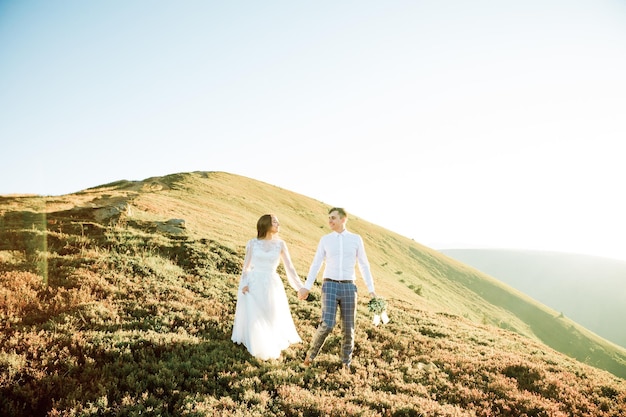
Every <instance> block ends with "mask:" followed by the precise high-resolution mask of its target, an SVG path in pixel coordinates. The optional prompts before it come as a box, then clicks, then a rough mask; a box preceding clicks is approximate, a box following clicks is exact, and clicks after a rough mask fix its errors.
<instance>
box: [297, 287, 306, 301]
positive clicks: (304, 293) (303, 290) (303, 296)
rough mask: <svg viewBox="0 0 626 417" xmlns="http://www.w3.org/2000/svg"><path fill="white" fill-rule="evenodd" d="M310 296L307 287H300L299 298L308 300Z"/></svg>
mask: <svg viewBox="0 0 626 417" xmlns="http://www.w3.org/2000/svg"><path fill="white" fill-rule="evenodd" d="M308 296H309V290H307V289H306V288H300V290H299V291H298V298H299V299H300V300H306V299H307V297H308Z"/></svg>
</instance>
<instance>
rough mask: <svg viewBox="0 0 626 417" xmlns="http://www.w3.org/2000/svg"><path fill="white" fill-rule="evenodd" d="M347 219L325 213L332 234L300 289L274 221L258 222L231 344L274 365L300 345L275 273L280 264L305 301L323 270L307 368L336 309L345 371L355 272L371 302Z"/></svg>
mask: <svg viewBox="0 0 626 417" xmlns="http://www.w3.org/2000/svg"><path fill="white" fill-rule="evenodd" d="M347 220H348V215H347V214H346V211H345V210H344V209H343V208H339V207H334V208H332V209H330V210H329V212H328V225H329V226H330V229H331V230H332V232H331V233H329V234H327V235H324V236H322V238H321V239H320V241H319V244H318V246H317V251H316V252H315V256H314V258H313V261H312V263H311V266H310V268H309V273H308V275H307V278H306V280H305V282H304V283H302V281H301V280H300V278H299V276H298V274H297V272H296V269H295V267H294V265H293V262H292V261H291V257H290V256H289V250H288V249H287V245H286V244H285V242H284V241H283V240H281V239H280V238H278V230H279V227H280V224H279V222H278V219H277V218H276V216H274V215H271V214H265V215H263V216H261V217H260V218H259V220H258V222H257V237H256V238H255V239H251V240H250V241H248V243H247V244H246V255H245V258H244V262H243V270H242V273H241V281H240V283H239V290H238V292H237V305H236V308H235V320H234V323H233V333H232V338H231V339H232V341H233V342H235V343H239V344H243V345H244V346H245V347H246V348H247V349H248V351H249V352H250V354H251V355H252V356H254V357H256V358H259V359H263V360H267V359H277V358H279V357H280V354H281V352H282V351H283V350H284V349H286V348H287V347H289V346H290V345H291V344H293V343H298V342H301V341H302V339H301V338H300V336H299V334H298V331H297V330H296V327H295V325H294V322H293V318H292V316H291V311H290V310H289V303H288V301H287V295H286V293H285V288H284V286H283V283H282V281H281V279H280V277H279V275H278V274H277V272H276V269H277V268H278V265H279V263H280V262H281V260H282V262H283V265H284V267H285V272H286V275H287V281H288V283H289V285H290V286H291V287H292V288H293V289H294V290H296V291H298V298H299V299H300V300H305V299H306V298H307V297H308V295H309V291H310V290H311V287H312V286H313V284H314V282H315V280H316V278H317V274H318V273H319V271H320V269H321V267H322V264H325V267H324V273H323V278H324V282H323V283H322V298H321V303H322V312H321V318H320V323H319V325H318V327H317V331H316V333H315V335H314V337H313V340H312V341H311V344H310V347H309V349H308V351H307V353H306V357H305V358H304V362H303V365H304V366H309V365H310V364H311V363H312V361H313V360H314V359H315V357H316V356H317V354H318V353H319V351H320V350H321V348H322V345H323V344H324V341H325V340H326V337H327V336H328V335H329V334H330V333H331V331H332V330H333V328H334V326H335V323H336V316H337V307H339V313H340V314H339V315H340V319H341V329H342V332H343V342H342V347H341V362H342V364H343V366H344V367H346V368H349V367H350V363H351V361H352V352H353V350H354V330H355V321H356V311H357V310H356V301H357V287H356V285H355V279H356V274H355V266H356V265H358V267H359V271H360V272H361V276H362V278H363V280H364V281H365V284H366V285H367V288H368V290H369V293H370V297H372V298H375V297H376V293H375V292H374V280H373V277H372V273H371V271H370V266H369V262H368V260H367V255H366V253H365V247H364V245H363V239H362V238H361V236H359V235H358V234H355V233H351V232H349V231H348V230H346V222H347Z"/></svg>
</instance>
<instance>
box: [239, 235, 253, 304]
mask: <svg viewBox="0 0 626 417" xmlns="http://www.w3.org/2000/svg"><path fill="white" fill-rule="evenodd" d="M251 267H252V240H249V241H248V243H247V244H246V256H245V257H244V259H243V268H242V270H241V280H240V281H239V291H242V290H243V289H244V288H246V292H247V287H248V271H250V269H251ZM244 294H245V293H244Z"/></svg>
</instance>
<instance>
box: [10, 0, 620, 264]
mask: <svg viewBox="0 0 626 417" xmlns="http://www.w3.org/2000/svg"><path fill="white" fill-rule="evenodd" d="M625 74H626V2H624V1H617V0H527V1H505V0H502V1H495V0H494V1H466V0H458V1H446V0H430V1H419V0H413V1H393V0H390V1H380V0H379V1H367V0H365V1H309V2H302V1H281V2H276V1H221V2H217V1H173V0H172V1H147V0H146V1H143V0H135V1H115V0H107V1H104V0H102V1H96V0H93V1H78V0H77V1H64V0H55V1H29V0H20V1H8V0H0V138H1V141H2V142H1V143H2V145H1V148H0V149H2V151H1V152H2V162H1V163H0V194H11V193H35V194H44V195H60V194H66V193H72V192H76V191H80V190H83V189H85V188H89V187H93V186H97V185H101V184H105V183H108V182H112V181H117V180H122V179H126V180H143V179H145V178H148V177H152V176H161V175H167V174H172V173H177V172H188V171H196V170H201V171H227V172H231V173H235V174H240V175H244V176H247V177H251V178H254V179H258V180H261V181H265V182H268V183H271V184H274V185H277V186H280V187H283V188H286V189H289V190H292V191H296V192H298V193H301V194H304V195H307V196H310V197H313V198H316V199H318V200H321V201H323V202H326V203H328V204H329V205H342V206H345V207H346V208H347V209H348V211H349V212H351V213H353V215H355V216H358V217H361V218H364V219H366V220H369V221H371V222H374V223H377V224H379V225H381V226H383V227H386V228H388V229H391V230H394V231H396V232H398V233H401V234H403V235H405V236H408V237H410V238H413V239H415V240H416V241H417V242H420V243H423V244H425V245H427V246H430V247H433V248H436V249H441V248H449V247H505V248H521V249H538V250H556V251H563V252H578V253H586V254H591V255H601V256H607V257H613V258H621V259H626V239H625V236H626V220H625V217H626V216H625V215H624V213H626V202H625V196H624V195H625V192H624V180H625V179H626V163H625V161H624V159H625V157H624V150H623V149H622V148H623V143H624V139H626V75H625ZM268 211H272V208H271V207H268ZM277 214H278V215H279V216H280V213H277ZM322 216H324V214H322ZM284 227H289V226H288V225H284Z"/></svg>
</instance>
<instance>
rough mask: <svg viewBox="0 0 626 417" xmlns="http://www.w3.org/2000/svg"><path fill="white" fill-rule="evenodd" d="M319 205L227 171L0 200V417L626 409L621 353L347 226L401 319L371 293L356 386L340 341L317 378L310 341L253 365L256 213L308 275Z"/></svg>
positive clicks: (542, 310) (540, 309) (405, 248)
mask: <svg viewBox="0 0 626 417" xmlns="http://www.w3.org/2000/svg"><path fill="white" fill-rule="evenodd" d="M331 204H336V203H331ZM339 204H340V202H339ZM327 208H328V205H327V204H324V203H322V202H319V201H316V200H313V199H310V198H307V197H305V196H302V195H300V194H297V193H294V192H291V191H287V190H283V189H280V188H278V187H275V186H272V185H269V184H265V183H262V182H258V181H254V180H252V179H248V178H245V177H240V176H236V175H232V174H227V173H219V172H217V173H215V172H196V173H189V174H174V175H169V176H166V177H159V178H150V179H147V180H145V181H137V182H131V181H119V182H116V183H113V184H107V185H103V186H99V187H95V188H92V189H88V190H85V191H83V192H79V193H76V194H72V195H67V196H58V197H37V196H24V197H19V196H12V197H0V261H1V262H0V314H1V318H2V321H1V322H2V323H3V325H2V332H1V333H0V336H1V338H0V370H2V373H1V374H0V414H2V415H30V416H37V415H138V414H155V415H156V414H159V415H198V416H200V415H207V414H211V413H214V412H219V413H220V414H221V415H247V413H248V412H249V411H250V410H252V411H251V412H253V413H256V414H258V415H289V416H291V415H325V414H332V415H397V416H400V415H420V414H421V413H424V414H425V415H440V416H453V415H454V416H475V415H512V416H520V415H537V416H540V415H550V416H560V415H563V416H565V415H581V416H583V415H584V416H619V415H623V413H624V412H625V411H626V386H625V382H624V380H623V379H619V378H616V377H615V376H613V375H611V374H609V373H607V372H605V371H602V370H599V369H598V368H604V369H607V370H609V371H610V372H612V373H613V374H615V375H618V376H621V377H622V378H624V375H626V372H625V371H624V367H625V365H624V364H625V362H626V361H625V358H626V355H625V354H624V351H623V349H619V348H617V347H615V346H613V345H612V344H608V343H606V341H604V340H603V339H601V338H598V337H596V336H594V335H593V334H591V333H589V332H587V331H586V330H585V329H583V328H581V327H580V326H578V325H576V324H575V323H573V322H571V321H569V320H568V319H567V318H558V317H557V315H556V314H555V312H554V311H552V310H550V309H547V308H546V307H544V306H542V305H541V304H539V303H537V302H535V301H533V300H531V299H529V298H528V297H526V296H524V295H523V294H521V293H519V292H517V291H515V290H512V289H511V288H509V287H507V286H505V285H503V284H501V283H500V282H498V281H496V280H494V279H492V278H490V277H489V276H486V275H484V274H482V273H480V272H478V271H476V270H475V269H473V268H470V267H468V266H466V265H463V264H461V263H459V262H457V261H454V260H451V259H449V258H448V257H446V256H444V255H442V254H440V253H438V252H436V251H434V250H431V249H429V248H426V247H423V246H421V245H419V244H417V243H416V242H413V241H412V240H410V239H407V238H405V237H403V236H400V235H397V234H394V233H392V232H389V231H387V230H385V229H383V228H381V227H379V226H376V225H373V224H371V223H369V222H367V221H365V220H363V219H360V218H358V216H355V215H352V216H351V219H350V221H349V223H348V226H349V228H350V229H351V230H353V231H355V232H358V233H360V234H361V235H362V236H363V237H364V239H365V244H366V246H367V248H368V254H369V257H370V262H371V264H372V270H373V273H374V276H375V280H376V284H377V293H379V295H382V296H385V297H387V298H388V300H389V305H390V307H389V313H390V316H391V317H392V322H391V323H389V324H388V325H387V326H383V327H374V326H373V325H372V323H371V322H369V320H368V313H367V311H366V306H365V303H366V301H367V300H366V299H365V297H362V298H361V300H360V302H359V306H358V308H359V311H360V316H359V317H360V321H359V325H358V326H359V329H358V331H357V341H356V358H355V366H354V367H355V375H344V374H341V373H339V372H335V371H336V370H337V369H338V360H337V349H338V345H339V343H340V337H339V336H338V335H336V332H335V335H334V336H332V337H331V338H330V339H329V341H328V343H327V345H326V346H325V348H324V352H323V354H322V355H320V357H319V360H318V361H317V363H316V366H315V367H314V368H313V369H309V370H303V369H301V368H300V367H299V362H300V360H301V358H302V357H303V355H304V349H305V347H306V346H305V344H300V345H297V346H294V347H292V348H290V349H288V350H287V351H286V352H285V354H284V357H283V359H282V361H275V362H272V361H270V362H267V363H266V362H259V361H256V360H254V359H253V358H250V357H249V355H247V352H246V351H245V349H243V348H241V347H240V346H236V345H233V344H232V342H230V334H229V331H230V327H231V323H232V315H233V313H234V300H235V298H236V288H237V282H238V274H239V273H240V268H241V262H242V259H243V245H244V244H245V242H246V241H247V240H248V239H249V238H251V237H252V236H254V232H255V230H254V225H255V223H256V220H257V218H258V217H259V216H260V215H261V214H263V213H266V212H273V213H275V214H276V215H277V216H278V217H279V219H280V220H281V224H282V230H281V236H282V237H283V238H284V239H285V240H286V241H287V243H288V244H289V248H290V252H291V254H292V257H293V259H294V263H295V265H296V268H297V270H298V272H299V273H300V274H301V275H302V276H303V275H305V273H306V269H307V267H308V264H309V262H310V260H311V259H312V257H313V253H314V251H315V246H316V244H317V241H318V239H319V237H320V236H321V235H322V234H324V233H326V232H327V225H326V210H327ZM348 209H349V208H348ZM172 219H182V220H184V224H183V222H181V221H179V220H176V221H170V220H172ZM42 283H43V284H44V285H43V286H42ZM359 286H360V287H361V290H363V291H361V293H364V292H365V291H364V287H363V284H362V283H361V282H359ZM312 293H313V295H314V300H313V301H312V302H310V303H303V302H299V301H298V300H297V299H296V297H295V294H293V293H292V292H288V296H289V299H290V302H291V305H292V311H293V314H294V320H295V322H296V325H297V327H298V329H299V331H300V332H301V336H302V337H303V339H304V340H305V341H308V340H310V339H311V337H312V334H313V331H314V327H315V323H316V321H317V318H318V314H319V288H317V287H316V288H314V290H313V292H312ZM316 295H317V298H316V297H315V296H316ZM554 335H558V337H554ZM541 340H543V342H541ZM544 343H545V344H544ZM546 344H547V345H550V346H556V347H557V348H559V350H561V351H563V352H565V353H567V354H568V355H571V356H573V357H577V356H578V357H580V358H581V359H582V360H586V361H587V362H588V363H590V364H592V365H594V366H595V367H590V366H587V365H584V364H582V363H580V362H578V361H576V360H573V359H571V358H569V357H568V356H564V355H563V354H561V353H559V352H557V351H556V350H553V349H551V348H549V347H548V346H546ZM216 410H217V411H216Z"/></svg>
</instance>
